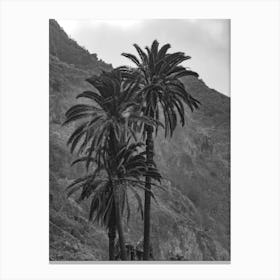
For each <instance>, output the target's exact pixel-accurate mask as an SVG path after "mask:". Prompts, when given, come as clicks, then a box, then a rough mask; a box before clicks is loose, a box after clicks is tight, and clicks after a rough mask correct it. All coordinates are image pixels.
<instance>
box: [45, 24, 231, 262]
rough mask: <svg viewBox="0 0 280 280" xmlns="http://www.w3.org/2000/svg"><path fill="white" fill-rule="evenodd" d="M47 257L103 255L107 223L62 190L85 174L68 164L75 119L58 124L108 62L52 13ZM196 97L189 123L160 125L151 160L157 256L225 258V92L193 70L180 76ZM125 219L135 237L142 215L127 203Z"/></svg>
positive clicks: (227, 251)
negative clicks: (93, 219)
mask: <svg viewBox="0 0 280 280" xmlns="http://www.w3.org/2000/svg"><path fill="white" fill-rule="evenodd" d="M49 62H50V65H49V67H50V68H49V90H50V92H49V94H50V111H49V112H50V117H49V121H50V212H49V213H50V226H49V238H50V251H49V252H50V260H52V261H56V260H67V261H69V260H79V261H82V260H91V261H92V260H107V259H108V244H107V243H108V242H107V234H106V231H105V230H104V229H103V228H102V227H100V226H99V225H96V224H92V223H89V222H88V220H87V217H88V212H87V210H88V203H87V202H83V203H82V204H77V203H76V201H75V200H74V199H73V198H66V195H65V187H66V186H67V185H68V184H69V182H71V180H73V179H74V178H76V177H77V176H80V175H81V174H83V172H84V170H83V168H82V166H76V167H71V166H70V164H71V160H72V156H71V155H70V152H69V149H68V148H67V147H66V141H67V138H68V136H69V134H70V133H71V131H72V130H73V127H71V126H70V127H62V126H61V123H62V122H63V120H64V113H65V111H66V110H67V109H68V108H69V107H70V106H71V105H73V104H74V103H75V102H77V101H76V99H75V97H76V95H77V94H78V93H81V92H82V91H84V90H86V89H90V87H89V85H88V84H87V83H86V82H85V81H84V80H85V78H87V77H89V76H90V75H92V74H98V73H100V71H101V70H110V69H112V66H111V65H110V64H106V63H105V62H103V61H101V60H99V59H98V58H97V55H95V54H90V53H89V52H88V51H87V50H85V49H84V48H82V47H80V46H79V45H78V44H77V43H76V42H75V41H74V40H72V39H70V38H69V37H68V35H67V34H66V33H65V32H64V31H63V29H62V28H61V27H60V26H59V25H58V23H57V22H56V21H54V20H50V61H49ZM184 83H185V86H186V87H187V88H188V89H189V91H190V92H191V93H192V95H193V96H194V97H195V98H197V99H199V100H200V101H201V103H202V105H201V108H200V110H197V111H196V112H194V113H191V112H190V111H189V110H188V109H186V114H187V116H188V122H187V124H186V125H185V126H184V127H183V128H181V127H178V128H177V130H176V132H175V135H174V136H173V138H172V139H169V138H167V139H165V138H164V136H163V133H162V132H160V133H159V135H158V137H157V138H156V143H155V146H156V147H155V148H156V155H157V156H156V161H157V163H158V166H159V168H160V171H161V173H162V174H163V176H164V178H165V179H164V181H163V186H164V187H165V189H166V191H162V190H155V193H156V195H157V198H158V203H153V204H152V232H151V240H152V246H153V252H154V258H155V259H156V260H191V261H196V260H208V261H209V260H229V259H230V99H229V98H228V97H226V96H224V95H222V94H221V93H219V92H217V91H215V90H213V89H210V88H208V87H207V85H205V84H204V82H203V81H202V80H200V79H196V78H188V79H185V80H184ZM134 202H135V201H134V200H133V197H132V196H131V204H132V213H131V218H130V221H129V223H128V224H126V226H125V234H126V239H127V240H128V241H129V242H130V243H132V244H133V245H135V244H136V243H137V242H138V241H139V240H141V237H142V232H143V223H142V221H141V219H140V216H139V213H137V209H136V208H135V207H133V205H136V203H134Z"/></svg>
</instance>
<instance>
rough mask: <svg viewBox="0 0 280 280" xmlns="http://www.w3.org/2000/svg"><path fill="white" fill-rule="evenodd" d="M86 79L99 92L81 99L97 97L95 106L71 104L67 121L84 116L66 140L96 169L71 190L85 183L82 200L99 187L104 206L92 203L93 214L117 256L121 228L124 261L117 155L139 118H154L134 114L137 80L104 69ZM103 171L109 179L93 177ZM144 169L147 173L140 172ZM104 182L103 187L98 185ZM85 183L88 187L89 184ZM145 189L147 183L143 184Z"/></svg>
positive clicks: (146, 121) (81, 160)
mask: <svg viewBox="0 0 280 280" xmlns="http://www.w3.org/2000/svg"><path fill="white" fill-rule="evenodd" d="M86 81H88V82H89V83H90V84H91V85H92V86H94V87H95V88H96V89H97V90H98V92H96V91H85V92H83V93H81V94H79V95H78V96H77V98H82V97H83V98H88V99H90V100H91V101H93V104H90V105H89V104H77V105H74V106H73V107H71V108H70V109H69V110H68V111H67V112H66V118H67V119H66V121H65V123H64V125H66V124H68V123H71V122H74V121H80V120H83V121H82V122H81V123H80V124H79V126H78V127H77V128H76V129H75V130H74V132H73V133H72V135H71V136H70V137H69V140H68V142H67V143H68V145H70V146H71V152H74V151H75V150H77V153H78V154H79V155H81V157H80V158H78V159H77V160H76V161H75V162H74V163H77V162H84V163H85V165H86V168H87V170H88V169H89V167H90V165H91V163H94V164H95V165H96V169H95V171H94V173H92V174H90V175H87V176H85V177H83V178H78V179H77V180H75V181H74V183H73V184H71V185H70V186H69V187H70V189H71V191H70V194H72V193H73V192H75V191H76V190H78V189H80V187H81V186H83V190H84V191H83V192H82V193H81V197H80V198H81V199H84V198H86V197H88V196H87V195H88V192H89V190H91V189H95V188H94V187H93V186H96V185H98V186H99V187H98V188H97V190H99V191H98V192H96V191H95V192H94V197H95V199H96V198H98V200H94V201H98V202H99V203H100V204H96V203H97V202H95V203H92V207H91V212H90V213H91V214H90V218H92V217H93V216H92V215H93V213H95V214H96V217H97V220H99V221H102V224H103V225H105V226H106V227H107V228H108V235H109V257H110V259H113V258H114V239H115V235H116V234H115V232H116V228H117V230H118V236H119V241H120V247H121V258H122V259H123V260H125V259H126V254H125V245H124V236H123V228H122V219H121V212H122V211H121V209H120V198H121V193H120V192H121V188H120V187H119V180H120V179H121V178H122V176H123V175H122V173H120V170H119V168H120V167H122V166H123V162H116V156H117V154H118V152H119V149H120V146H121V145H123V143H125V144H127V143H129V141H130V140H131V138H134V140H135V141H136V140H137V137H136V133H135V129H136V128H137V127H138V126H139V122H140V123H142V122H144V123H145V124H149V125H153V124H154V121H151V120H149V119H148V118H145V117H139V116H137V115H136V114H135V113H134V107H135V106H137V103H135V102H134V101H133V98H134V95H135V92H136V91H135V89H136V88H137V87H138V81H136V82H133V83H129V84H127V83H124V82H123V77H122V75H121V72H120V71H118V70H115V71H112V72H104V73H103V74H102V75H100V76H93V77H91V78H89V79H87V80H86ZM142 156H143V155H142ZM153 171H154V172H152V173H151V172H150V173H147V172H146V173H145V174H144V175H145V176H146V175H150V176H155V178H157V176H158V174H157V173H156V169H155V170H153ZM100 172H103V173H104V172H105V176H107V179H106V180H102V181H100V182H99V181H96V180H97V179H95V178H96V176H97V175H99V173H100ZM142 172H144V171H143V170H142ZM106 174H107V175H106ZM98 182H99V183H98ZM101 183H102V186H103V187H100V184H101ZM85 184H86V185H88V186H89V187H88V188H86V187H85ZM138 185H139V184H138ZM142 188H144V187H143V186H142ZM100 190H102V191H100ZM101 198H102V199H101ZM104 207H105V208H104ZM105 210H106V211H105ZM109 210H110V211H109ZM103 211H105V212H103ZM105 213H106V215H105ZM101 217H102V219H101Z"/></svg>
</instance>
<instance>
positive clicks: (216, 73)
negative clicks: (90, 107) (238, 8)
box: [58, 19, 230, 95]
mask: <svg viewBox="0 0 280 280" xmlns="http://www.w3.org/2000/svg"><path fill="white" fill-rule="evenodd" d="M58 23H59V24H60V25H61V26H62V28H63V29H64V30H65V32H66V33H67V34H68V35H70V37H71V38H73V39H74V40H76V41H77V42H78V44H79V45H81V46H84V47H85V48H86V49H87V50H89V52H90V53H96V54H97V55H98V57H99V58H101V59H102V60H104V61H105V62H107V63H111V64H112V65H113V66H114V67H117V66H120V65H125V64H126V65H127V64H130V62H129V60H128V59H126V58H125V57H122V56H121V55H120V54H121V53H122V52H129V53H134V54H136V50H135V49H134V47H133V46H132V44H133V43H137V44H138V45H139V46H140V47H142V48H144V47H145V46H146V45H149V46H150V45H151V43H152V41H153V40H154V39H157V40H158V41H159V43H160V45H163V44H166V43H170V44H171V49H170V51H173V52H174V51H183V52H185V53H186V55H189V56H191V57H192V58H191V59H190V60H188V61H186V62H185V63H184V65H185V66H188V67H190V68H191V69H192V70H194V71H196V72H198V73H199V75H200V77H201V78H202V79H203V80H204V81H205V83H206V84H207V85H208V86H209V87H210V88H214V89H216V90H218V91H219V92H221V93H223V94H226V95H230V20H227V19H189V20H187V19H186V20H185V19H159V20H158V19H151V20H150V19H149V20H147V19H146V20H58Z"/></svg>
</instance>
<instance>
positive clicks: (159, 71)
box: [119, 40, 199, 260]
mask: <svg viewBox="0 0 280 280" xmlns="http://www.w3.org/2000/svg"><path fill="white" fill-rule="evenodd" d="M134 47H135V49H136V51H137V52H138V55H139V58H137V57H136V56H135V55H133V54H128V53H123V54H122V55H123V56H125V57H127V58H128V59H130V60H131V61H132V62H133V63H134V64H135V65H136V69H134V68H129V67H125V66H123V67H120V68H119V70H120V71H122V72H123V76H124V77H125V78H126V79H127V80H128V81H131V82H132V81H133V80H135V79H137V80H138V81H139V86H138V88H137V92H138V97H139V98H140V99H141V100H142V106H141V111H142V112H143V115H144V116H146V117H148V118H151V119H153V120H154V121H156V122H157V123H158V122H159V121H160V118H161V116H160V115H161V112H162V114H163V118H164V124H165V125H164V129H165V137H167V135H170V136H171V137H172V134H173V132H174V130H175V128H176V126H177V122H178V119H179V120H180V123H181V125H182V126H184V124H185V115H184V112H185V108H184V104H186V105H187V106H188V107H189V108H190V109H191V111H193V110H194V109H196V108H198V104H199V101H198V100H196V99H195V98H193V97H192V96H191V95H190V94H189V93H188V92H187V91H186V89H185V87H184V84H183V83H182V82H181V80H180V78H182V77H184V76H195V77H198V74H197V73H196V72H193V71H190V70H189V69H186V68H185V67H184V66H182V65H180V64H181V63H182V62H184V61H186V60H188V59H190V56H186V55H185V54H184V53H183V52H175V53H167V51H168V50H169V49H170V47H171V46H170V44H165V45H163V46H162V47H161V48H160V49H159V43H158V41H157V40H154V41H153V43H152V45H151V47H150V48H149V47H146V48H145V50H146V51H144V50H142V49H141V48H140V47H139V46H138V45H137V44H134ZM155 133H157V129H156V131H155ZM153 135H154V127H153V126H150V125H145V131H144V136H145V137H146V154H147V156H146V160H147V164H148V165H151V163H152V162H153V157H154V141H153ZM145 187H146V190H147V191H145V208H144V260H148V259H149V248H150V211H151V210H150V209H151V196H150V193H149V191H148V190H150V189H151V178H150V177H146V185H145Z"/></svg>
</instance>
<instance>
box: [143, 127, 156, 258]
mask: <svg viewBox="0 0 280 280" xmlns="http://www.w3.org/2000/svg"><path fill="white" fill-rule="evenodd" d="M146 132H147V139H146V155H147V163H148V165H150V164H151V162H152V161H153V157H154V141H153V128H152V127H151V126H148V127H147V128H146ZM145 188H146V189H147V190H145V206H144V255H143V260H149V256H150V219H151V194H150V192H149V191H148V190H151V178H150V177H148V176H147V177H146V183H145Z"/></svg>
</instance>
